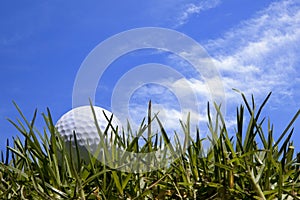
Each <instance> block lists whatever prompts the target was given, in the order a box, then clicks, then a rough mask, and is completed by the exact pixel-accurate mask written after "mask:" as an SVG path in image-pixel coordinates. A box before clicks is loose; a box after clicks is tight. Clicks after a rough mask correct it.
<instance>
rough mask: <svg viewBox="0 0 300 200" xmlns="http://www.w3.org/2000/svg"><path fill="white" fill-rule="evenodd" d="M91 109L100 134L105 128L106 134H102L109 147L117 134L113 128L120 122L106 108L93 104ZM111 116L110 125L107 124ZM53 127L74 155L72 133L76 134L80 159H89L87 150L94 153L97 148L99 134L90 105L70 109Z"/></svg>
mask: <svg viewBox="0 0 300 200" xmlns="http://www.w3.org/2000/svg"><path fill="white" fill-rule="evenodd" d="M93 109H94V111H95V115H96V118H97V123H98V125H99V128H100V130H101V132H102V134H103V133H104V132H105V130H106V129H107V131H106V132H105V133H107V135H103V136H104V139H105V143H106V145H108V147H109V145H110V144H111V142H112V141H113V140H114V138H115V137H114V136H115V134H118V133H114V130H116V128H117V127H118V129H121V128H122V126H121V123H120V121H119V120H118V119H117V118H116V117H115V116H113V117H112V113H111V112H109V111H108V110H106V109H104V108H101V107H97V106H93ZM104 113H105V114H104ZM111 117H112V121H111V125H110V126H108V125H109V120H110V119H111ZM55 127H56V129H57V131H58V132H59V133H60V135H61V137H62V139H63V141H64V142H65V144H66V149H67V151H68V149H70V145H71V150H72V153H73V156H74V155H76V144H75V139H74V133H75V135H76V139H77V145H78V149H79V153H80V156H81V158H82V159H84V160H89V155H88V152H90V153H91V155H94V154H95V153H96V150H97V149H99V144H101V143H100V136H99V133H98V131H97V127H96V123H95V118H94V115H93V111H92V108H91V106H81V107H77V108H74V109H72V110H70V111H69V112H67V113H66V114H64V115H63V116H62V117H61V118H60V119H59V120H58V121H57V123H56V125H55ZM113 129H114V130H113Z"/></svg>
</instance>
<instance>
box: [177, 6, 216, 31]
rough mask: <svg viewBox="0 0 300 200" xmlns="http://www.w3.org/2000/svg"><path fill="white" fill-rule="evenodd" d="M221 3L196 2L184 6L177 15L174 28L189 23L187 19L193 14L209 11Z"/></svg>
mask: <svg viewBox="0 0 300 200" xmlns="http://www.w3.org/2000/svg"><path fill="white" fill-rule="evenodd" d="M220 3H221V1H220V0H204V1H200V2H199V1H198V2H195V3H189V4H186V5H185V6H184V7H183V9H182V11H181V12H180V13H179V16H178V17H177V20H176V21H177V24H176V26H181V25H183V24H185V23H187V22H188V21H189V18H190V17H191V16H193V15H195V14H199V13H200V12H202V11H205V10H209V9H211V8H214V7H216V6H218V5H219V4H220Z"/></svg>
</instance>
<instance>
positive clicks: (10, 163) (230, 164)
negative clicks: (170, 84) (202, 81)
mask: <svg viewBox="0 0 300 200" xmlns="http://www.w3.org/2000/svg"><path fill="white" fill-rule="evenodd" d="M241 96H242V99H243V101H244V103H243V105H240V106H239V107H237V109H236V127H235V132H234V133H232V132H230V133H229V131H228V129H227V127H226V122H225V120H224V118H223V115H222V113H221V112H220V106H218V105H216V104H214V105H208V128H209V131H210V137H208V138H201V137H200V131H199V130H197V131H196V134H194V135H196V136H195V138H191V135H192V134H191V127H190V124H189V118H188V119H187V121H186V122H180V123H181V125H182V132H183V133H184V135H185V142H184V144H181V143H180V142H179V140H176V138H175V141H177V142H176V143H175V144H170V143H169V145H166V144H168V142H169V141H170V138H168V135H167V134H166V132H165V131H164V129H163V125H162V124H161V122H160V121H159V119H158V118H157V116H155V115H154V116H152V115H151V103H150V104H149V111H148V116H147V121H146V120H144V121H143V123H142V124H141V126H140V129H139V130H137V131H136V133H137V135H142V134H143V133H144V132H148V137H147V138H144V140H145V144H143V145H140V143H139V142H138V140H137V138H135V137H134V136H133V135H134V134H133V131H132V130H131V129H130V126H128V128H127V129H126V130H125V131H123V132H122V134H120V135H119V136H118V137H117V139H116V140H115V144H116V146H117V147H119V148H122V149H125V150H126V151H128V152H138V153H147V152H153V151H156V150H158V149H160V147H162V146H167V147H168V148H166V149H167V150H166V151H165V153H164V154H162V158H161V160H156V158H154V157H147V156H146V157H141V158H139V159H141V160H142V161H147V160H146V159H149V160H151V161H150V162H148V164H147V165H145V166H141V167H149V170H148V171H147V172H144V173H129V172H126V170H125V171H124V170H123V171H122V170H119V169H116V168H115V167H116V166H118V165H116V161H117V160H121V161H122V163H128V165H126V166H125V167H129V168H132V167H135V168H137V169H138V166H133V165H135V164H137V162H131V161H132V159H133V158H132V157H131V156H130V155H131V154H128V153H123V154H120V153H116V151H114V150H112V151H111V152H110V154H109V155H108V151H104V153H105V154H106V155H105V156H104V158H105V159H104V160H103V162H105V163H106V165H104V164H103V162H99V161H98V160H97V159H95V158H94V157H93V155H90V161H89V162H85V161H84V160H83V159H81V158H80V154H79V153H78V152H79V150H78V149H77V150H78V151H77V153H76V154H75V155H73V154H72V153H68V152H70V149H68V148H67V147H66V145H65V144H64V142H63V141H62V139H61V138H60V136H59V134H58V133H57V131H56V129H55V127H54V123H53V121H52V118H51V114H50V111H49V109H48V110H47V113H46V114H43V118H44V121H45V126H46V127H45V129H44V130H43V131H41V132H40V131H39V130H36V128H35V126H34V124H35V120H36V117H37V111H35V113H34V115H33V117H32V119H31V120H30V121H29V120H27V119H26V118H25V117H24V115H23V114H22V112H21V110H20V108H19V107H18V106H17V105H16V104H15V106H16V108H17V110H18V112H19V114H20V119H18V120H17V121H16V122H14V121H11V120H9V121H10V122H11V123H12V124H13V125H14V126H15V127H16V129H17V130H18V131H19V132H20V133H21V134H22V135H23V136H24V138H25V140H24V142H21V140H20V138H18V137H16V138H14V139H13V146H9V142H8V140H7V149H6V152H1V162H0V180H1V181H0V198H1V199H300V182H299V178H300V169H299V163H300V154H297V153H295V151H294V146H293V142H292V141H291V136H292V134H293V130H294V129H293V128H292V125H293V123H294V121H295V120H296V118H297V117H298V115H299V114H300V110H298V111H297V112H296V114H295V116H294V117H293V118H292V119H291V121H290V123H289V124H288V125H287V127H286V129H285V130H284V131H283V132H282V133H281V134H276V135H278V138H275V136H274V130H273V125H272V124H271V122H270V120H268V121H266V120H265V118H261V116H260V114H261V111H262V109H263V107H264V106H265V104H266V103H267V101H268V99H269V98H270V96H271V93H270V94H269V95H267V97H266V99H265V100H264V101H263V103H262V104H261V105H260V106H257V105H256V103H255V101H254V98H253V97H252V99H251V101H250V102H249V101H247V99H246V98H245V96H244V94H242V93H241ZM210 107H214V109H215V111H216V115H217V116H216V118H215V119H214V120H213V119H212V116H211V114H210V113H211V112H210V109H211V108H210ZM91 109H92V107H91ZM145 119H146V118H145ZM247 119H248V120H247ZM108 121H109V120H108ZM153 121H157V122H158V123H159V124H160V127H161V131H160V132H161V134H160V135H158V134H156V133H152V129H151V124H152V123H153ZM265 124H266V125H265ZM108 126H111V124H109V125H108ZM265 127H267V128H265ZM115 128H116V127H115ZM98 132H99V134H100V135H101V136H102V137H103V136H105V135H106V134H107V133H101V131H100V129H99V130H98ZM116 132H118V130H116ZM229 135H234V136H233V137H229ZM176 136H178V134H175V137H176ZM74 137H76V135H75V134H74ZM204 140H208V141H210V143H211V145H210V148H209V149H206V150H205V149H204V147H203V141H204ZM108 158H109V159H108ZM169 160H172V162H168V161H169ZM162 161H165V162H167V163H162ZM149 163H150V164H149ZM159 163H160V164H163V165H164V166H167V167H164V168H161V169H160V168H157V164H159ZM117 164H118V163H117ZM165 164H167V165H165ZM123 167H124V166H123ZM155 167H156V168H155ZM151 169H155V170H151Z"/></svg>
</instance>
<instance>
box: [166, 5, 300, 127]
mask: <svg viewBox="0 0 300 200" xmlns="http://www.w3.org/2000/svg"><path fill="white" fill-rule="evenodd" d="M196 11H197V9H196V8H194V9H191V11H188V12H187V13H189V12H190V13H193V12H196ZM197 12H198V11H197ZM183 16H188V14H185V15H183ZM183 19H184V17H183ZM298 44H300V5H299V3H297V2H296V1H293V0H287V1H280V2H276V3H272V4H270V5H269V7H268V8H266V9H265V10H262V11H260V12H258V13H257V14H256V16H255V17H254V18H252V19H249V20H247V21H243V22H241V24H240V25H238V26H236V27H234V28H232V29H231V30H229V31H228V32H227V33H226V34H224V36H223V37H221V38H219V39H216V40H212V41H209V42H207V44H206V45H205V47H206V48H207V50H208V51H209V53H210V54H211V56H212V57H211V59H212V60H213V62H214V63H215V65H216V66H217V68H218V69H219V71H220V73H221V78H222V82H223V84H224V87H225V91H226V98H227V106H228V108H231V107H232V106H236V104H237V103H240V102H241V98H240V96H239V95H238V94H237V93H236V92H234V91H232V88H236V89H239V90H241V91H242V92H244V93H245V94H246V95H251V94H254V96H255V97H256V98H257V99H258V100H260V99H262V98H265V96H266V95H267V94H268V93H269V92H270V91H273V98H272V99H273V102H274V103H273V104H272V105H273V106H276V105H277V106H278V107H279V106H281V107H282V105H286V104H294V106H299V105H300V104H299V101H297V98H299V93H300V86H299V80H300V68H299V67H298V65H299V64H300V58H299V55H300V47H299V45H298ZM169 59H170V62H171V63H173V64H174V63H177V65H182V70H184V71H186V70H187V69H186V68H187V67H189V66H188V65H187V64H186V63H184V62H180V61H178V58H177V57H176V56H175V57H174V56H170V57H169ZM185 82H188V85H189V86H188V85H187V84H186V83H183V79H179V80H177V81H173V82H171V83H169V85H168V84H167V83H166V85H168V88H172V89H174V90H176V89H178V91H181V92H182V93H184V92H185V91H186V89H185V88H186V87H191V88H193V89H194V91H195V92H196V95H197V96H198V97H199V99H200V100H201V101H200V103H199V105H200V104H201V105H200V106H201V107H203V108H206V107H205V103H206V102H207V100H209V95H210V92H214V91H208V88H207V87H206V85H205V84H206V83H205V82H204V81H203V80H198V79H195V78H191V77H189V78H186V80H185ZM188 103H189V104H190V105H192V104H193V102H188ZM167 112H169V111H167ZM170 113H172V112H171V110H170ZM193 116H194V117H196V118H197V117H198V119H201V120H205V119H206V117H205V115H204V113H195V115H193ZM227 121H228V122H229V124H230V126H231V125H232V126H233V125H234V124H235V121H234V119H233V118H232V117H230V116H228V117H227Z"/></svg>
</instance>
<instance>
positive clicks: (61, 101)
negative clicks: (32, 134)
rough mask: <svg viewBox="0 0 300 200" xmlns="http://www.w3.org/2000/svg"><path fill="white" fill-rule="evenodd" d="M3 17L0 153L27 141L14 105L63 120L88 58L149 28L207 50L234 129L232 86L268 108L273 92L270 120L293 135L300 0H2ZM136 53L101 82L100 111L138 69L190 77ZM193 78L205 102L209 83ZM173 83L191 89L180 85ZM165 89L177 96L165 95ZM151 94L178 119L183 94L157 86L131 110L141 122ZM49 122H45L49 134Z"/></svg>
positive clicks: (167, 58) (165, 58)
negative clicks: (148, 66)
mask: <svg viewBox="0 0 300 200" xmlns="http://www.w3.org/2000/svg"><path fill="white" fill-rule="evenodd" d="M0 16H1V17H0V27H1V28H0V30H1V31H0V70H1V73H0V82H1V84H0V92H1V93H0V130H1V138H2V140H1V142H0V149H4V148H5V139H6V138H10V139H11V138H12V137H15V136H17V135H19V133H18V132H17V130H16V129H15V128H13V127H12V125H11V124H10V123H9V122H8V121H7V120H6V118H7V117H8V118H10V119H12V120H15V119H16V117H17V116H18V113H17V111H16V109H15V108H14V106H13V104H12V101H16V102H17V104H18V105H19V106H20V107H21V109H22V111H23V112H24V114H25V116H26V117H27V118H31V117H32V114H33V112H34V109H35V108H37V109H38V113H42V112H45V111H46V108H47V107H49V108H50V110H51V112H52V115H53V118H54V120H55V121H56V120H58V119H59V117H60V116H61V115H62V114H63V113H65V112H66V111H68V110H70V109H71V108H72V89H73V84H74V81H75V78H76V74H77V71H78V69H79V67H80V65H81V63H82V62H83V60H84V59H85V58H86V56H87V55H88V54H89V53H90V52H91V51H92V50H93V49H94V48H95V47H96V46H97V45H98V44H99V43H100V42H102V41H104V40H105V39H107V38H109V37H111V36H113V35H115V34H117V33H120V32H122V31H126V30H129V29H133V28H140V27H149V26H151V27H163V28H169V29H173V30H176V31H179V32H182V33H184V34H186V35H188V36H189V37H191V38H193V39H194V40H196V41H197V42H199V43H200V44H201V45H202V46H203V47H204V48H205V49H206V51H207V53H208V54H209V55H210V57H211V59H212V61H213V62H214V63H215V66H216V67H217V69H218V71H219V72H220V75H221V77H222V82H223V85H224V87H225V93H226V102H227V116H226V120H227V121H228V124H229V125H234V120H235V118H234V116H233V115H232V114H233V113H235V110H234V109H235V107H236V106H237V105H239V104H240V103H241V98H240V96H239V95H238V94H237V93H236V92H234V91H232V88H237V89H239V90H241V91H243V92H244V93H245V94H246V95H247V96H250V95H251V94H254V96H255V97H256V99H257V101H258V103H259V102H261V101H262V100H263V98H264V97H265V96H266V95H267V94H268V92H270V91H272V92H273V94H272V97H271V99H270V101H269V104H268V106H267V107H266V110H265V113H264V114H265V115H267V116H270V117H271V121H272V122H273V123H274V125H275V127H274V128H275V132H276V133H280V132H282V131H283V129H284V128H285V126H286V125H287V123H288V122H289V120H290V119H291V118H292V117H293V115H294V114H295V113H296V111H297V110H298V109H299V108H300V102H299V99H300V67H299V66H300V57H299V54H300V3H299V1H297V0H286V1H271V0H260V1H250V0H243V1H240V0H226V1H225V0H203V1H193V0H185V1H184V0H177V1H174V0H156V1H137V0H130V1H126V2H125V3H123V2H121V1H85V2H83V1H57V0H52V1H1V3H0ZM126 56H127V58H126ZM126 56H123V57H122V58H120V59H119V60H117V61H116V62H114V63H113V64H112V66H111V68H109V69H108V70H107V75H106V76H105V77H104V78H103V79H101V80H100V82H99V85H98V89H97V94H96V104H97V105H100V106H103V107H105V108H107V109H110V106H111V104H110V100H111V99H110V96H111V93H112V92H111V89H112V88H113V84H114V83H116V82H117V81H118V79H119V78H120V77H122V74H123V73H126V70H130V67H132V66H137V65H141V64H144V63H147V62H157V63H163V64H167V65H170V66H174V67H175V68H176V67H177V68H179V69H181V70H182V71H183V70H184V69H186V68H188V66H187V65H186V63H184V62H183V61H182V60H178V58H177V57H176V56H174V55H170V54H167V53H157V52H153V51H152V52H148V51H139V52H135V53H133V54H129V55H126ZM121 65H122V66H126V67H123V68H120V67H119V66H121ZM188 81H189V83H190V84H191V85H192V87H193V88H194V89H195V90H196V91H197V92H196V93H197V95H198V96H199V98H200V99H201V98H202V97H203V99H201V100H205V98H204V97H207V90H206V89H205V85H204V84H203V82H202V81H201V80H197V79H192V78H189V79H188ZM169 86H170V87H171V88H179V89H180V88H181V87H182V91H184V87H183V85H182V83H181V82H180V80H178V81H175V82H174V84H173V85H169ZM162 93H164V94H168V95H165V96H164V97H165V98H161V97H159V96H157V95H159V94H162ZM148 98H152V99H160V100H159V102H157V103H163V102H164V101H166V102H168V103H169V104H168V105H173V107H172V106H167V108H166V110H165V113H171V115H172V116H178V115H177V114H178V113H177V112H176V98H175V97H174V96H172V94H171V93H169V92H168V91H167V90H166V88H163V87H156V88H155V87H150V86H149V85H148V86H145V87H141V88H140V89H139V90H137V91H136V93H134V94H133V96H132V99H131V100H130V102H131V104H130V106H131V108H132V109H131V111H130V113H131V114H132V115H133V116H139V117H141V116H140V115H141V114H144V113H143V112H141V111H142V110H144V109H145V106H144V102H147V100H148ZM135 99H137V100H135ZM201 105H202V104H201ZM201 105H200V106H201ZM134 108H135V109H134ZM168 109H169V110H168ZM203 116H205V113H201V116H200V117H202V118H203ZM39 118H40V119H39V121H38V122H37V126H39V128H42V126H43V124H42V117H41V116H39ZM202 118H201V119H202ZM170 123H171V124H172V122H170ZM299 131H300V120H299V119H298V120H297V121H296V123H295V135H294V140H295V143H296V148H297V149H298V150H299V147H300V142H298V140H299V138H298V137H299V136H298V135H297V133H299Z"/></svg>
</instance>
